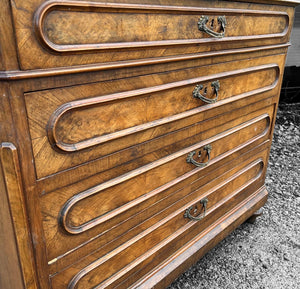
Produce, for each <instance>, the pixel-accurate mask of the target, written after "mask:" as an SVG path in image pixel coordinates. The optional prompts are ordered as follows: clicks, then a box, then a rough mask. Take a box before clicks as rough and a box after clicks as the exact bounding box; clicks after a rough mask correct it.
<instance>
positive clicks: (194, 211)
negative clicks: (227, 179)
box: [183, 198, 208, 221]
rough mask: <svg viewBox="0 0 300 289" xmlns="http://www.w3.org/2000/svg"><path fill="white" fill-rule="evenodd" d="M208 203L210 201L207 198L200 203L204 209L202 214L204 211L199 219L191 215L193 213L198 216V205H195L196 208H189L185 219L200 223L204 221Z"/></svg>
mask: <svg viewBox="0 0 300 289" xmlns="http://www.w3.org/2000/svg"><path fill="white" fill-rule="evenodd" d="M207 202H208V199H207V198H204V199H202V200H201V201H200V204H201V205H202V208H201V209H200V212H201V211H202V209H203V214H202V215H200V216H199V217H195V216H193V215H192V214H191V212H193V213H194V214H196V213H197V212H198V207H197V205H194V206H191V207H189V208H187V209H186V210H185V213H184V215H183V216H184V218H188V219H190V220H194V221H200V220H202V219H203V218H204V217H205V213H206V207H207Z"/></svg>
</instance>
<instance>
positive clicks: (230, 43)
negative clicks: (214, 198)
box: [13, 0, 293, 70]
mask: <svg viewBox="0 0 300 289" xmlns="http://www.w3.org/2000/svg"><path fill="white" fill-rule="evenodd" d="M43 2H44V1H42V0H34V1H30V3H29V2H27V1H20V0H15V1H14V5H13V16H14V25H15V27H16V36H17V43H18V44H17V46H18V53H19V59H20V64H21V67H22V69H24V70H28V69H40V68H46V67H48V68H50V67H62V66H73V65H82V64H92V63H109V62H118V61H124V60H128V59H131V60H137V59H142V58H156V57H162V56H175V55H182V54H191V53H196V52H197V53H199V52H207V51H213V50H224V49H229V48H241V47H245V44H244V42H243V41H239V39H238V36H232V37H227V38H225V39H224V40H220V41H218V40H212V41H211V40H210V39H209V38H205V41H204V42H203V45H198V43H199V36H200V37H201V34H202V33H201V32H199V31H197V21H198V19H199V17H200V16H201V15H202V13H201V12H200V11H201V10H204V11H205V10H206V9H207V10H208V11H211V10H213V9H216V10H217V11H218V12H217V15H218V13H220V10H224V9H225V11H226V9H228V11H229V12H230V11H231V12H230V13H229V14H230V21H229V22H230V25H232V26H233V27H234V28H231V30H232V31H236V30H238V29H240V28H239V26H238V25H237V26H236V25H235V23H239V22H240V21H244V19H245V21H246V20H247V19H246V18H248V19H249V20H250V23H251V25H254V24H255V23H256V21H253V20H254V19H255V20H257V19H258V20H259V19H261V20H262V21H261V24H260V25H258V26H257V30H258V31H257V33H258V36H254V37H252V36H251V35H252V28H250V27H249V26H247V25H242V28H241V29H244V31H242V30H241V33H238V34H237V35H246V36H245V40H246V42H247V47H251V46H252V47H253V46H257V45H261V44H263V45H271V44H279V43H285V42H287V39H288V37H289V34H290V30H291V21H292V19H293V8H292V7H286V8H285V9H284V12H283V9H281V7H279V6H269V5H259V4H250V5H247V4H246V3H237V2H235V3H234V2H230V1H226V2H225V1H224V2H220V3H210V2H208V1H203V0H202V1H193V0H189V1H176V2H174V1H171V0H162V1H159V3H158V4H159V5H155V4H154V3H153V2H151V1H150V0H142V1H141V2H139V4H137V5H138V6H139V7H143V6H145V7H146V8H147V7H148V8H149V9H150V11H155V9H158V8H156V7H171V8H168V9H171V10H172V9H173V10H175V11H176V13H175V12H172V13H171V14H170V15H169V17H172V15H173V14H175V15H173V16H174V17H175V16H176V14H180V10H182V11H185V10H188V9H191V8H190V7H192V9H194V10H196V11H195V12H193V14H194V16H195V18H194V19H192V20H190V19H189V18H188V19H187V20H186V21H187V25H183V26H180V23H181V22H180V21H179V22H178V21H177V22H176V21H175V22H170V23H171V24H166V23H165V20H163V19H168V18H167V17H165V18H162V22H158V23H159V25H160V30H161V31H160V32H161V33H157V31H156V30H154V31H152V30H151V29H152V27H153V28H155V26H156V25H157V24H155V23H156V21H150V20H149V21H148V22H149V23H147V22H145V25H146V28H148V29H145V30H144V29H139V30H137V29H135V28H134V27H133V29H132V28H131V29H128V30H130V31H134V30H136V33H139V34H141V33H140V32H138V31H147V32H146V33H144V34H145V35H146V36H143V34H141V37H140V39H146V38H145V37H147V36H149V37H151V35H153V36H155V37H156V36H157V35H159V34H160V35H161V36H162V37H161V39H162V40H163V41H165V42H163V41H160V40H157V41H153V40H151V38H150V40H149V41H148V42H147V43H150V42H151V43H150V45H148V48H147V49H144V48H143V47H144V44H145V43H143V41H140V43H142V44H140V47H136V48H134V44H135V42H133V43H131V44H130V45H131V48H129V49H127V48H126V49H124V48H122V45H123V44H122V43H121V45H120V47H119V48H118V47H117V48H115V49H113V51H112V52H110V51H109V50H108V51H107V52H106V50H103V51H105V53H96V52H95V51H93V49H94V50H95V48H96V49H97V48H98V47H101V44H100V45H99V44H97V43H96V44H94V47H93V46H92V44H93V43H88V44H87V45H86V44H83V47H81V48H80V47H78V45H79V44H76V40H75V43H72V41H71V43H70V42H68V41H70V40H71V39H72V37H73V36H72V35H71V34H72V33H73V34H74V31H76V30H77V31H81V28H83V29H85V28H84V27H86V29H85V30H84V33H79V35H81V38H82V36H83V35H85V36H84V37H85V38H86V39H87V38H92V39H91V40H87V41H88V42H93V39H94V40H95V37H96V38H97V35H99V34H97V33H95V32H93V31H91V29H90V28H89V26H88V23H91V25H90V26H92V27H97V25H98V24H99V23H100V22H101V21H102V19H103V17H100V19H99V17H98V16H99V13H95V12H93V11H92V10H93V7H94V6H97V5H98V6H99V5H100V6H101V5H102V6H103V4H101V2H97V1H89V2H85V1H76V2H75V1H70V3H74V5H76V4H79V5H82V6H85V7H86V8H85V9H86V10H88V11H89V12H88V13H85V12H82V13H79V14H80V15H81V16H80V18H79V19H78V15H77V14H78V8H74V9H75V10H76V11H73V12H70V13H69V14H67V13H66V12H64V11H61V9H64V8H63V7H65V6H67V5H68V4H65V5H63V3H64V2H63V3H61V1H60V2H59V4H58V5H62V8H59V9H58V11H55V10H51V9H52V8H53V7H52V8H51V9H50V11H49V12H50V13H49V14H48V16H51V17H54V18H55V15H56V16H58V18H57V19H53V20H52V21H51V19H50V18H49V17H46V20H47V19H48V20H49V19H50V20H49V22H50V23H51V25H50V23H49V24H48V26H49V27H48V28H49V30H48V33H50V34H51V35H53V34H54V36H55V34H56V35H57V33H56V32H55V29H56V28H55V25H56V24H57V25H60V27H61V29H63V30H65V32H62V33H60V34H59V35H57V36H59V37H58V38H59V40H57V39H55V40H54V39H52V40H53V41H56V42H58V44H57V45H56V44H53V45H52V48H54V49H55V50H58V51H61V50H62V47H61V46H62V45H59V43H64V42H66V41H67V43H68V45H69V46H68V47H67V48H66V50H68V51H69V52H68V53H67V54H63V53H62V52H60V53H58V54H56V55H54V54H53V53H49V52H48V51H47V50H45V49H44V46H45V42H43V40H41V39H42V36H40V35H41V33H42V34H43V33H44V30H43V29H46V30H47V27H46V28H45V27H43V28H42V27H40V24H38V25H37V27H38V28H37V29H34V30H33V29H32V28H31V27H32V19H33V17H34V13H35V12H36V11H37V10H38V8H39V7H40V6H41V5H43ZM120 2H121V3H120V4H117V1H114V0H110V1H105V7H107V9H111V10H113V8H109V7H110V6H111V7H114V6H118V5H119V6H122V5H123V6H126V5H127V6H128V5H129V6H132V5H133V4H131V3H128V1H120ZM124 2H125V3H124ZM51 3H52V2H50V4H49V5H50V6H51ZM66 3H68V1H67V2H66ZM81 3H82V4H81ZM176 4H177V5H176ZM45 5H47V4H45ZM53 5H55V2H53ZM178 6H179V7H180V8H178ZM176 7H177V8H176ZM152 8H153V9H152ZM220 8H221V9H220ZM118 9H119V10H120V8H118ZM118 9H117V11H118ZM161 9H163V8H161ZM41 10H42V8H41ZM199 10H200V11H199ZM125 11H126V12H127V11H128V14H132V13H131V12H130V9H127V10H126V9H125ZM233 11H240V12H241V11H243V13H244V14H245V15H243V16H242V17H238V15H236V14H235V15H234V13H233V14H232V12H233ZM250 11H253V12H254V16H253V17H254V19H250V18H251V16H248V15H249V14H251V12H250ZM256 11H258V13H259V14H260V15H261V16H262V15H263V14H264V15H267V14H268V13H270V15H273V14H276V13H277V12H279V14H280V13H282V12H283V13H287V15H288V16H283V18H281V16H279V18H280V19H281V20H280V21H279V22H278V23H281V24H280V25H278V23H277V22H275V23H273V24H271V25H264V24H265V23H266V22H268V23H269V21H270V19H271V18H272V17H271V18H270V17H265V16H262V18H259V17H257V16H256V14H255V13H256ZM208 13H211V12H208ZM60 14H63V18H61V17H60ZM65 14H67V15H65ZM74 14H75V15H74ZM117 14H121V13H117ZM152 14H153V13H152ZM46 15H47V14H46ZM69 15H71V19H72V20H71V19H70V20H69V21H63V19H65V18H66V17H68V16H69ZM85 15H90V16H87V17H88V19H87V20H86V19H84V18H86V17H85ZM147 15H148V16H149V17H151V13H148V12H147ZM181 15H182V17H185V15H186V12H185V13H181ZM231 15H232V16H231ZM137 16H138V17H141V14H138V15H137ZM155 16H157V17H159V13H157V12H155V13H154V17H155ZM124 17H125V21H126V14H125V16H124ZM124 17H123V18H124ZM287 17H288V18H289V19H290V20H288V21H287ZM37 18H38V16H37ZM135 18H137V17H132V18H131V21H132V19H135ZM127 19H128V18H127ZM144 19H146V18H144ZM61 20H62V21H61ZM81 20H82V21H81ZM115 20H116V19H115ZM70 21H71V22H70ZM72 21H74V22H72ZM99 21H100V22H99ZM109 21H110V20H108V21H107V22H108V23H107V24H103V25H101V24H99V25H101V27H100V28H99V29H100V30H101V28H102V27H105V26H107V25H108V26H109ZM112 21H113V20H112ZM247 21H248V20H247ZM247 21H246V22H245V23H247ZM37 22H38V21H37ZM46 22H47V21H46ZM140 22H141V21H140ZM258 22H259V21H258ZM258 22H257V23H258ZM76 23H82V24H80V26H79V27H78V28H75V27H74V29H72V28H70V29H69V30H68V29H67V28H68V27H73V26H74V25H76ZM177 23H178V25H177ZM137 24H140V23H137ZM145 25H144V26H145ZM287 25H288V26H287ZM119 26H120V29H119V31H123V32H121V34H122V35H126V33H125V31H126V27H124V26H122V25H121V24H120V25H119ZM147 26H148V27H147ZM170 26H171V27H172V29H171V27H170ZM280 26H282V27H281V28H280V29H279V30H277V27H280ZM113 27H118V21H117V22H116V25H113ZM129 27H130V26H129ZM165 27H166V28H165ZM178 27H186V30H185V31H184V32H185V33H184V34H186V31H188V34H189V33H190V31H194V29H196V31H197V35H196V37H195V36H194V37H193V39H192V40H189V39H188V40H184V39H183V36H182V35H184V34H181V35H180V37H177V39H175V38H176V36H175V35H174V36H173V38H174V40H164V39H166V35H167V34H170V33H171V34H172V33H174V31H177V30H178V29H179V28H178ZM264 27H269V28H270V30H269V32H270V33H272V31H275V34H274V35H273V36H275V38H274V37H269V35H267V37H265V35H264V34H260V33H259V30H260V29H264ZM286 27H287V30H286V33H285V28H286ZM229 28H230V26H229ZM53 29H54V30H53ZM99 29H98V30H99ZM182 29H183V28H180V31H181V30H182ZM267 29H268V28H267ZM35 30H37V31H40V32H41V33H39V32H38V34H36V31H35ZM58 30H59V28H58ZM109 30H111V31H115V29H114V28H113V29H107V30H105V31H106V32H107V31H109ZM128 30H127V33H131V32H128ZM42 31H43V32H42ZM51 31H53V33H52V32H51ZM94 31H97V29H95V30H94ZM106 32H105V33H102V34H107V33H106ZM265 32H266V33H268V32H267V31H265ZM276 32H279V33H277V34H276ZM75 33H76V32H75ZM149 33H150V35H149ZM233 33H234V32H233ZM175 34H176V32H175ZM37 35H38V36H37ZM94 36H95V37H94ZM111 36H112V37H114V36H113V35H111ZM276 36H278V37H276ZM49 37H50V38H51V37H52V36H49ZM108 37H110V36H108ZM73 38H74V37H73ZM75 38H76V36H75ZM117 38H118V37H117ZM171 38H172V36H171ZM63 39H65V40H63ZM68 39H69V40H68ZM180 39H181V40H180ZM182 39H183V40H182ZM194 39H196V40H194ZM135 40H136V39H135ZM61 41H62V42H61ZM87 41H86V40H85V42H87ZM116 41H118V40H116ZM138 41H139V39H137V41H136V42H138ZM159 41H160V42H163V43H165V44H168V45H167V46H165V45H163V46H161V45H159V43H157V42H159ZM41 42H42V43H43V44H42V45H41V44H40V43H41ZM77 42H78V41H77ZM144 42H145V41H144ZM176 42H179V43H180V42H182V43H181V45H176ZM200 42H201V40H200ZM206 42H210V43H211V44H210V45H207V43H206ZM47 44H49V41H48V43H47ZM43 45H44V46H43ZM55 45H56V46H55ZM114 45H115V44H114V43H113V44H112V46H114ZM128 46H129V44H128V45H127V47H128ZM47 47H49V45H47ZM89 47H92V48H91V50H90V49H89ZM166 48H167V49H166ZM82 49H83V50H84V51H83V52H81V51H82ZM51 51H53V50H52V49H51ZM29 56H31V57H29ZM33 58H34V60H33Z"/></svg>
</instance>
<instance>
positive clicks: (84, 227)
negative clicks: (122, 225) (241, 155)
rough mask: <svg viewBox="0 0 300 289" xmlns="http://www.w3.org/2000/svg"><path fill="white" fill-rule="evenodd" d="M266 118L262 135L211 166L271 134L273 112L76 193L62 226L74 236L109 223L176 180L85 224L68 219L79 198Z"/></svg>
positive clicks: (65, 207) (65, 210) (63, 214)
mask: <svg viewBox="0 0 300 289" xmlns="http://www.w3.org/2000/svg"><path fill="white" fill-rule="evenodd" d="M264 119H266V120H267V122H266V127H265V129H264V130H263V131H262V132H261V133H260V134H258V135H257V136H255V137H253V138H251V139H249V140H248V141H246V142H245V143H242V144H240V145H238V146H237V147H236V148H234V149H232V150H230V151H227V152H225V153H223V154H222V155H220V156H217V157H216V158H214V159H213V160H212V161H211V162H210V165H211V164H213V163H215V162H217V161H220V159H222V158H224V157H226V156H227V155H229V154H232V153H233V152H235V151H237V150H240V149H241V148H242V147H245V146H247V145H249V144H250V143H253V142H255V141H257V140H258V139H261V138H263V137H264V136H265V135H266V134H267V133H268V131H269V128H270V115H269V114H267V113H265V114H262V115H260V116H258V117H255V118H253V119H251V120H249V121H247V122H245V123H243V124H240V125H238V126H236V127H234V128H232V129H230V130H227V131H225V132H223V133H220V134H218V135H216V136H214V137H211V138H209V139H207V140H205V141H202V142H200V143H197V144H195V145H193V146H190V147H188V148H185V149H183V150H181V151H179V152H177V153H174V154H172V155H169V156H167V157H164V158H162V159H159V160H157V161H155V162H152V163H150V164H148V165H145V166H143V167H141V168H138V169H136V170H133V171H131V172H129V173H126V174H124V175H121V176H119V177H117V178H114V179H112V180H109V181H107V182H104V183H102V184H99V185H97V186H94V187H91V188H89V189H87V190H85V191H82V192H80V193H78V194H76V195H74V196H73V197H72V198H70V199H69V200H68V201H67V202H66V203H65V204H64V205H63V207H62V209H61V211H60V215H59V220H60V225H61V226H62V228H63V229H64V230H65V231H66V232H68V233H70V234H73V235H77V234H81V233H83V232H85V231H87V230H90V229H92V228H94V227H96V226H98V225H100V224H102V223H104V222H106V221H107V220H109V219H111V218H113V217H115V216H117V215H119V214H121V213H123V212H125V211H127V210H129V209H130V208H132V207H135V206H137V205H139V204H140V203H142V202H144V201H145V200H147V199H149V198H151V197H153V196H154V195H157V194H159V193H160V192H161V191H163V190H166V189H167V188H168V187H171V186H173V185H174V181H171V182H169V183H167V184H165V185H162V186H160V187H159V188H158V189H156V190H154V191H151V192H149V193H147V194H144V195H141V196H140V197H138V198H136V199H134V200H132V201H130V202H129V203H127V204H125V205H123V206H121V207H118V208H116V209H113V210H111V211H109V212H106V213H104V214H103V215H100V216H98V217H96V218H93V219H92V220H90V221H87V222H85V223H83V224H81V225H79V226H73V225H70V224H69V221H68V219H69V217H68V215H69V213H70V212H71V210H72V208H73V207H74V206H76V205H77V204H78V203H79V202H80V201H82V200H84V199H86V198H89V197H91V196H93V195H96V194H99V193H101V191H103V190H105V189H108V188H110V187H113V186H116V185H118V184H120V183H122V182H125V181H127V180H130V179H132V178H134V177H136V176H139V175H141V174H143V173H145V172H147V171H150V170H152V169H154V168H156V167H159V166H161V165H163V164H166V163H167V162H170V161H172V160H174V159H176V158H179V157H182V156H185V155H186V154H188V153H189V152H190V151H193V150H195V149H197V148H199V147H202V146H204V145H206V144H208V143H213V142H215V141H218V140H220V139H222V138H224V137H226V136H228V135H231V134H234V133H235V132H238V131H240V130H243V129H245V128H247V127H249V126H251V125H253V124H255V123H258V122H260V121H262V120H264ZM201 169H203V168H196V169H194V170H193V171H192V172H191V173H192V174H195V173H197V172H198V171H199V170H201ZM189 176H190V174H185V175H184V176H182V177H178V178H177V179H176V180H179V181H182V180H183V179H184V178H187V177H189ZM176 180H175V181H176Z"/></svg>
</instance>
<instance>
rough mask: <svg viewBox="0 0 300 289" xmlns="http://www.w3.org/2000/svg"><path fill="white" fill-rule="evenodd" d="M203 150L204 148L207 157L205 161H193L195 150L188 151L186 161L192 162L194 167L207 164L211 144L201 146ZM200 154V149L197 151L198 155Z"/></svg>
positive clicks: (201, 166)
mask: <svg viewBox="0 0 300 289" xmlns="http://www.w3.org/2000/svg"><path fill="white" fill-rule="evenodd" d="M203 150H205V151H206V152H207V158H208V160H207V162H206V163H198V162H197V161H195V160H194V159H193V156H194V155H195V154H196V151H192V152H190V153H189V154H188V156H187V158H186V161H187V162H188V163H192V164H193V165H195V166H196V167H200V168H203V167H205V166H207V165H208V163H209V161H210V152H211V150H212V146H211V145H209V144H208V145H206V146H204V147H203ZM200 155H201V151H199V156H200Z"/></svg>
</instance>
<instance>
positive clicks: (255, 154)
mask: <svg viewBox="0 0 300 289" xmlns="http://www.w3.org/2000/svg"><path fill="white" fill-rule="evenodd" d="M269 145H270V142H269V141H268V140H267V141H265V142H264V143H263V144H261V145H260V146H259V147H256V148H255V149H253V150H251V151H248V152H247V153H244V154H242V155H241V156H240V157H239V158H236V159H234V160H233V161H231V162H229V163H225V164H224V165H222V166H220V167H218V168H217V170H215V171H213V172H210V173H209V174H207V175H205V176H201V175H199V178H198V179H194V180H193V181H192V182H190V183H188V184H187V183H186V182H185V183H184V185H183V186H182V187H181V188H178V189H177V190H176V191H173V192H172V194H170V195H169V196H168V197H166V198H165V199H163V200H160V202H161V204H160V206H162V205H164V206H163V208H164V209H163V210H162V211H161V212H159V213H157V214H155V215H153V216H152V217H150V218H149V219H148V220H146V221H144V222H143V223H141V224H140V225H139V226H145V230H144V231H142V232H141V233H139V234H137V235H136V236H134V237H133V238H131V239H130V240H128V241H127V242H125V243H123V244H122V245H120V246H119V247H117V248H116V249H114V250H113V251H111V252H109V253H108V254H105V255H104V256H102V255H101V252H99V251H101V250H99V251H97V252H94V253H93V254H91V255H89V256H87V257H85V258H83V259H82V260H80V261H79V262H77V263H75V264H73V265H71V266H70V267H68V268H66V269H64V270H62V271H60V272H59V273H58V274H55V275H54V276H52V277H51V282H52V286H53V288H68V289H73V288H74V289H75V288H76V289H79V288H82V289H83V288H84V289H88V288H128V287H130V286H131V285H132V284H134V283H136V282H138V280H139V279H141V278H145V276H147V275H148V274H149V272H151V271H152V270H154V269H155V268H156V267H157V266H159V265H160V264H162V263H163V262H165V261H166V260H167V259H168V258H169V257H170V255H172V254H175V253H176V252H177V251H178V250H180V249H181V248H183V247H184V246H185V245H186V244H187V243H189V242H190V241H191V240H193V239H194V238H197V236H198V235H199V234H201V233H202V232H203V231H204V230H206V229H207V228H209V227H210V226H211V225H212V224H213V223H214V222H216V221H217V220H218V219H220V218H222V216H224V215H225V214H227V213H228V212H229V211H231V210H233V209H234V208H235V207H236V206H238V205H239V204H240V203H242V202H243V201H244V200H245V199H247V198H248V197H249V196H251V194H253V193H254V192H255V191H256V190H258V189H259V188H260V187H262V186H263V181H264V175H265V170H266V163H267V157H268V147H269ZM176 196H181V197H180V198H178V197H176ZM204 198H206V199H207V205H206V211H205V214H204V209H203V208H202V207H203V204H200V203H199V202H200V201H201V200H203V199H204ZM172 200H176V201H175V202H174V201H172ZM195 205H198V210H197V212H196V210H195ZM191 207H193V209H191V210H189V211H187V209H189V208H191ZM194 218H199V219H201V220H199V221H197V220H195V219H194ZM153 220H157V221H156V222H153ZM148 222H151V223H152V224H153V225H152V226H150V227H149V226H147V223H148ZM142 288H144V287H142Z"/></svg>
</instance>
